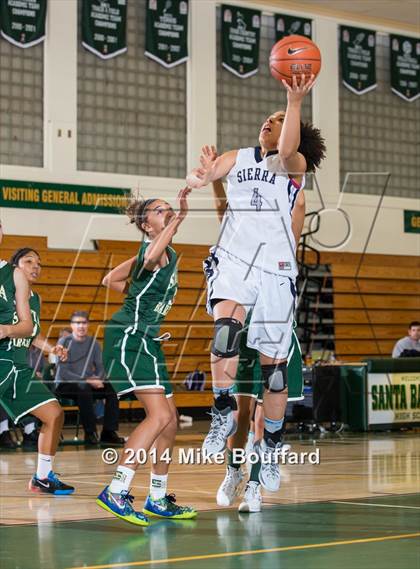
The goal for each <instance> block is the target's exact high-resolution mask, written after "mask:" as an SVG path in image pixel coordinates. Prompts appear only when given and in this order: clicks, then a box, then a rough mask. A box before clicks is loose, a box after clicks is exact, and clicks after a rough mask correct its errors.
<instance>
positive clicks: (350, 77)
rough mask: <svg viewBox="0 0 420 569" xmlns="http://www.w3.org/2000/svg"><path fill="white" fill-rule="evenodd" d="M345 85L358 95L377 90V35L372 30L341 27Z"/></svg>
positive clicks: (341, 52)
mask: <svg viewBox="0 0 420 569" xmlns="http://www.w3.org/2000/svg"><path fill="white" fill-rule="evenodd" d="M340 55H341V73H342V80H343V84H344V85H345V86H346V87H347V89H350V91H351V92H352V93H356V95H363V94H364V93H367V92H368V91H371V90H372V89H376V34H375V32H374V31H372V30H365V29H362V28H352V27H350V26H340Z"/></svg>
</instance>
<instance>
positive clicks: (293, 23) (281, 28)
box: [274, 14, 312, 42]
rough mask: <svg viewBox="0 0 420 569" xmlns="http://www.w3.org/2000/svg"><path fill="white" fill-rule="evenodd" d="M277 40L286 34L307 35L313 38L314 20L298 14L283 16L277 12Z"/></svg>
mask: <svg viewBox="0 0 420 569" xmlns="http://www.w3.org/2000/svg"><path fill="white" fill-rule="evenodd" d="M274 18H275V26H276V42H278V41H279V40H282V39H283V38H284V37H286V36H293V35H294V34H297V35H299V36H306V37H307V38H312V20H308V19H307V18H299V17H298V16H283V15H282V14H275V15H274Z"/></svg>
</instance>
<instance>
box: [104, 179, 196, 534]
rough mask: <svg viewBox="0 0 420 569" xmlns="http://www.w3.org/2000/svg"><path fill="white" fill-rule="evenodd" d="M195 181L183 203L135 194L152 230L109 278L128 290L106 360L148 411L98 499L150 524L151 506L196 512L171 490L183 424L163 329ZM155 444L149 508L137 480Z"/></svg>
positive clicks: (120, 390)
mask: <svg viewBox="0 0 420 569" xmlns="http://www.w3.org/2000/svg"><path fill="white" fill-rule="evenodd" d="M190 191H191V190H190V189H189V188H184V189H183V190H181V191H180V192H179V195H178V200H179V211H178V212H177V213H175V212H174V210H173V209H172V207H171V206H170V205H169V204H168V203H167V202H165V201H164V200H161V199H148V200H145V201H135V202H133V203H132V204H131V205H130V206H129V208H128V212H127V213H128V215H129V217H130V219H131V222H132V223H135V224H136V226H137V228H138V229H139V230H140V231H141V232H142V233H143V234H144V235H145V239H144V241H143V242H142V244H141V246H140V249H139V252H138V254H137V256H136V257H133V258H132V259H129V260H127V261H125V262H124V263H122V264H121V265H119V266H118V267H116V268H115V269H113V270H112V271H111V272H110V273H109V274H108V275H107V276H106V277H105V278H104V280H103V284H104V286H106V287H108V288H111V289H113V290H116V291H119V292H125V293H127V296H126V298H125V300H124V304H123V306H122V308H121V309H120V310H119V311H118V312H117V313H115V314H114V315H113V316H112V318H111V320H110V321H109V322H108V323H107V325H106V329H105V340H104V351H103V357H104V366H105V372H106V375H107V378H108V380H109V381H110V382H111V384H112V386H113V387H114V389H115V391H116V392H117V394H118V396H119V397H122V396H127V395H133V394H134V395H135V397H136V398H137V399H138V400H139V401H140V402H141V403H142V404H143V406H144V409H145V412H146V418H145V419H144V420H143V421H142V422H141V423H140V424H139V425H138V426H137V427H136V428H135V429H134V431H133V432H132V433H131V435H130V437H129V439H128V441H127V443H126V445H125V449H124V452H123V453H122V456H121V460H120V463H119V465H118V467H117V470H116V472H115V474H114V477H113V479H112V481H111V483H110V485H109V486H106V488H105V489H104V490H103V491H102V492H101V494H100V495H99V496H98V498H97V500H96V502H97V504H98V505H99V506H101V508H104V509H105V510H107V511H108V512H110V513H111V514H113V515H114V516H116V517H118V518H120V519H122V520H124V521H126V522H129V523H132V524H135V525H140V526H147V525H148V524H149V520H148V517H147V514H149V515H152V516H158V517H162V518H171V519H190V518H194V517H195V516H196V515H197V512H196V511H195V510H194V509H193V508H190V507H183V506H178V505H177V504H176V502H175V496H174V495H173V494H168V493H167V491H166V488H167V480H168V470H169V464H170V457H171V453H172V448H173V445H174V441H175V435H176V430H177V410H176V407H175V404H174V402H173V398H172V395H173V393H172V387H171V384H170V381H169V376H168V372H167V369H166V364H165V357H164V354H163V352H162V349H161V347H160V342H161V341H163V340H164V339H165V338H164V337H163V336H159V331H160V325H161V323H162V321H163V319H164V318H165V316H166V314H167V313H168V312H169V310H170V308H171V306H172V304H173V301H174V297H175V294H176V292H177V288H178V279H177V256H176V252H175V251H174V249H173V248H172V247H171V246H170V244H171V241H172V238H173V236H174V235H175V233H176V232H177V230H178V227H179V226H180V224H181V223H182V222H183V220H184V219H185V217H186V215H187V213H188V203H187V197H188V194H189V193H190ZM152 447H153V450H154V453H155V454H154V457H155V459H156V460H154V459H153V460H152V473H151V480H150V492H149V496H148V497H147V499H146V502H145V504H144V508H143V511H142V512H138V511H135V510H134V508H133V506H132V502H133V500H134V498H133V496H132V495H131V494H130V486H131V482H132V480H133V477H134V474H135V473H136V470H137V467H138V465H139V462H138V460H139V453H140V452H146V453H148V452H149V451H150V449H152Z"/></svg>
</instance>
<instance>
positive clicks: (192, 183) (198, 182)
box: [185, 168, 209, 190]
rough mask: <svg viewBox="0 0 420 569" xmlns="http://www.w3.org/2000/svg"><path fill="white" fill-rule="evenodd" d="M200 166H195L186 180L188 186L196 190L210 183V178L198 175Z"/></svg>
mask: <svg viewBox="0 0 420 569" xmlns="http://www.w3.org/2000/svg"><path fill="white" fill-rule="evenodd" d="M197 171H198V168H194V169H193V170H191V172H190V173H189V174H188V175H187V177H186V179H185V181H186V182H187V186H189V187H190V188H193V189H194V190H198V189H199V188H204V186H207V184H208V183H209V180H207V177H206V178H200V177H199V176H198V173H197Z"/></svg>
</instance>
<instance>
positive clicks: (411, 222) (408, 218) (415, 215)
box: [404, 209, 420, 233]
mask: <svg viewBox="0 0 420 569" xmlns="http://www.w3.org/2000/svg"><path fill="white" fill-rule="evenodd" d="M404 233H420V211H415V210H409V209H405V210H404Z"/></svg>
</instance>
